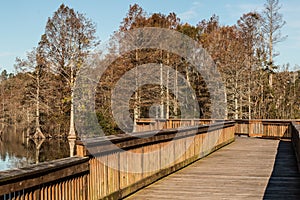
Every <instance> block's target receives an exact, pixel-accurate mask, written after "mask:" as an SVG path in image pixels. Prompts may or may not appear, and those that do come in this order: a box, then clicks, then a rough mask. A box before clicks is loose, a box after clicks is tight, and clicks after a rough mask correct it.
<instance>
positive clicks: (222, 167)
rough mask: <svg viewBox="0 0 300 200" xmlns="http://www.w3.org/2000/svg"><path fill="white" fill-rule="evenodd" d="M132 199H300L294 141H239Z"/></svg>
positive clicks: (135, 195)
mask: <svg viewBox="0 0 300 200" xmlns="http://www.w3.org/2000/svg"><path fill="white" fill-rule="evenodd" d="M129 199H130V200H131V199H142V200H146V199H184V200H189V199H286V200H287V199H300V176H299V174H298V171H297V167H296V158H295V155H294V152H293V149H292V145H291V142H290V141H279V140H265V139H255V138H239V137H238V138H237V139H236V141H235V142H234V143H232V144H230V145H228V146H226V147H224V148H222V149H221V150H219V151H217V152H215V153H213V154H211V155H209V156H208V157H206V158H203V159H201V160H199V161H197V162H195V163H193V164H192V165H190V166H188V167H186V168H184V169H182V170H180V171H178V172H176V173H174V174H171V175H170V176H167V177H165V178H163V179H161V180H159V181H157V182H156V183H154V184H152V185H150V186H148V187H146V188H144V189H142V190H140V191H138V192H136V193H135V194H133V195H131V196H130V197H128V198H127V200H129Z"/></svg>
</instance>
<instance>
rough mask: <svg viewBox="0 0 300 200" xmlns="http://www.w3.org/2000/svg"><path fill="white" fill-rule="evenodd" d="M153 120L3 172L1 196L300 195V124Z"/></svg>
mask: <svg viewBox="0 0 300 200" xmlns="http://www.w3.org/2000/svg"><path fill="white" fill-rule="evenodd" d="M139 123H140V125H141V126H142V128H143V129H145V128H146V127H147V124H148V123H149V121H146V122H142V121H140V122H139ZM143 123H146V124H143ZM151 123H152V124H151V127H150V126H148V127H149V128H150V131H145V132H139V133H134V135H129V134H122V135H116V136H108V137H102V138H91V139H90V140H87V141H85V146H83V143H82V142H77V146H76V148H77V150H76V151H77V156H75V157H70V158H65V159H60V160H55V161H51V162H45V163H41V164H37V165H33V166H30V167H26V168H22V169H15V170H7V171H4V172H0V200H8V199H9V200H10V199H11V200H13V199H16V200H17V199H26V200H27V199H28V200H35V199H44V200H51V199H58V200H60V199H68V200H69V199H70V200H72V199H74V200H81V199H83V200H84V199H86V200H94V199H95V200H96V199H123V198H128V199H244V198H245V199H300V178H299V173H298V172H299V171H300V137H299V136H300V125H299V121H298V122H297V121H289V120H286V121H280V120H237V121H224V120H205V121H201V120H197V119H196V120H193V119H192V120H184V121H183V122H181V121H178V120H173V121H172V120H170V121H159V122H158V124H156V123H157V122H155V121H151ZM201 124H202V125H201ZM203 124H204V125H203ZM153 127H164V128H167V129H162V130H159V131H157V130H151V129H152V128H153ZM235 135H236V136H235ZM86 147H87V149H86ZM151 184H152V185H151Z"/></svg>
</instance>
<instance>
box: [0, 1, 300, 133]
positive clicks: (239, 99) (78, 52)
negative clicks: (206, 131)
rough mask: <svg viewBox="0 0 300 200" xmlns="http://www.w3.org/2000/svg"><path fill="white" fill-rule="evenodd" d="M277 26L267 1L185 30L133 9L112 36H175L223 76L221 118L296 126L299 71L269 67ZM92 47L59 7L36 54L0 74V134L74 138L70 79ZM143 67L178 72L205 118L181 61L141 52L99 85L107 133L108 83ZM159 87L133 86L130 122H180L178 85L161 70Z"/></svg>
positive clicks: (206, 107)
mask: <svg viewBox="0 0 300 200" xmlns="http://www.w3.org/2000/svg"><path fill="white" fill-rule="evenodd" d="M284 25H285V21H284V20H283V16H282V15H281V14H280V4H279V2H278V0H267V1H266V3H265V5H264V10H263V11H262V12H261V13H258V12H249V13H245V14H243V15H242V16H241V17H240V19H238V20H237V23H236V24H235V25H231V26H228V25H222V24H220V21H219V18H218V16H216V15H213V16H212V17H211V18H209V19H204V20H201V21H199V23H198V24H196V25H191V24H188V23H185V22H182V21H181V20H180V18H179V17H178V16H177V15H176V13H170V14H168V15H165V14H162V13H153V14H148V13H146V11H145V10H143V8H141V7H140V6H139V5H137V4H134V5H131V6H130V8H129V11H128V13H127V14H126V16H125V17H124V19H123V21H122V22H121V24H120V27H119V29H118V30H116V33H122V32H124V31H128V30H132V29H134V28H141V27H159V28H166V29H170V30H176V31H178V32H180V33H183V34H185V35H187V36H189V37H190V38H192V39H193V40H195V41H197V42H198V43H199V44H201V45H202V47H203V48H204V49H205V50H206V51H207V52H208V53H209V54H210V56H211V57H212V59H213V60H214V62H215V64H216V66H217V68H218V70H219V72H220V73H221V75H222V82H223V83H224V85H225V91H223V92H225V96H226V104H227V107H226V112H225V113H226V116H225V117H226V118H227V119H295V118H300V101H299V98H298V97H299V95H300V85H299V84H300V71H299V67H298V66H294V67H291V66H289V64H286V65H284V66H278V65H277V64H276V62H275V61H274V60H276V59H274V58H275V57H276V56H278V52H276V50H275V48H274V46H275V47H276V44H277V43H278V42H281V41H283V40H284V39H285V36H282V35H281V34H280V30H281V28H282V27H283V26H284ZM100 28H101V27H100ZM120 35H122V34H118V35H114V36H112V37H111V39H110V45H111V46H110V47H109V49H110V54H111V56H112V55H114V54H115V53H116V52H118V51H120V49H119V48H121V47H120V46H118V41H119V40H122V38H121V36H120ZM117 36H120V37H119V38H118V37H117ZM99 44H100V41H99V39H98V38H97V37H96V25H95V24H94V23H93V22H92V20H91V19H89V18H87V17H86V16H85V15H84V14H81V13H78V12H76V11H74V10H73V9H71V8H69V7H68V6H65V5H64V4H62V5H61V6H60V7H59V8H58V10H57V11H56V12H55V13H54V14H53V16H52V17H49V19H48V21H47V24H46V27H45V33H44V34H43V35H42V36H41V40H40V42H39V43H38V45H37V47H35V48H34V49H33V50H32V51H30V52H28V53H27V56H26V57H25V58H17V59H16V64H15V68H16V73H15V74H8V73H7V72H6V71H5V70H3V71H2V73H1V77H0V79H1V84H0V92H1V97H2V98H1V104H0V109H1V112H0V113H1V114H0V117H1V123H2V130H3V129H4V127H5V126H8V125H15V126H17V127H18V128H19V129H20V130H26V131H27V132H28V134H35V136H37V137H39V136H40V137H43V136H59V135H66V134H69V135H70V134H75V127H74V121H73V119H72V118H74V104H73V89H74V83H75V81H76V75H77V72H78V70H79V69H80V67H81V66H82V63H84V62H85V59H86V58H87V56H88V55H89V54H90V53H91V52H93V53H94V52H95V51H96V52H97V47H98V46H99ZM100 55H101V52H99V56H100ZM108 56H110V55H109V54H108ZM146 63H160V64H163V65H167V66H170V67H171V68H173V69H174V70H175V71H176V72H178V73H180V74H181V75H182V76H183V77H184V78H185V79H186V81H187V82H188V85H189V86H190V87H192V88H193V90H194V91H195V97H194V98H195V99H196V100H197V102H198V104H199V108H200V113H199V115H200V117H201V118H210V117H211V108H210V107H211V102H210V94H209V91H208V89H207V85H206V83H205V81H204V80H203V77H202V76H201V74H199V72H197V70H195V69H194V68H193V66H191V64H190V63H189V62H188V61H187V60H185V59H184V58H181V57H180V56H178V55H175V54H172V53H170V52H166V51H164V50H159V49H141V50H136V51H133V52H128V53H126V54H124V55H122V56H121V57H119V58H118V59H116V60H115V61H114V62H113V63H111V64H110V66H109V67H108V68H107V69H106V71H105V72H104V74H103V75H102V77H101V79H100V80H99V84H98V87H97V92H96V112H97V116H98V120H99V123H100V124H101V126H102V127H103V129H104V130H105V132H106V134H115V133H118V132H120V130H119V129H118V127H117V125H116V123H115V122H114V119H113V115H112V110H111V91H112V90H113V88H114V86H115V83H116V82H117V81H118V80H119V79H120V78H121V77H122V76H123V75H124V74H125V73H126V72H127V71H129V70H131V69H134V68H135V67H136V66H139V65H142V64H146ZM136 73H137V74H140V73H141V72H138V71H137V72H136ZM137 77H140V76H137ZM161 80H162V81H164V83H165V84H166V85H167V87H161V86H160V85H143V84H140V83H142V80H137V83H139V84H140V85H139V89H138V91H136V92H135V93H134V95H132V97H131V100H130V113H131V115H132V119H133V121H134V120H135V119H138V118H147V117H157V118H180V108H179V106H178V99H176V94H172V93H171V92H170V88H172V89H173V91H175V93H176V91H178V88H177V85H178V83H177V81H178V80H177V78H174V77H170V76H169V72H166V71H162V73H161ZM218 81H220V80H218ZM152 105H160V109H158V110H154V111H153V110H151V108H152ZM129 129H130V128H129ZM129 131H130V130H129Z"/></svg>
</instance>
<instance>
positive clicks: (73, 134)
mask: <svg viewBox="0 0 300 200" xmlns="http://www.w3.org/2000/svg"><path fill="white" fill-rule="evenodd" d="M74 79H75V77H74V66H73V63H72V64H71V77H70V87H71V111H70V131H69V135H68V138H70V139H76V131H75V122H74V82H75V80H74Z"/></svg>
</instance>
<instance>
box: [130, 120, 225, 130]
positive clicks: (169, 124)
mask: <svg viewBox="0 0 300 200" xmlns="http://www.w3.org/2000/svg"><path fill="white" fill-rule="evenodd" d="M223 121H224V120H223V119H167V120H166V119H151V118H141V119H137V120H136V127H135V132H141V131H152V130H161V129H171V128H179V127H186V126H198V125H205V124H212V123H216V122H223Z"/></svg>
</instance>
